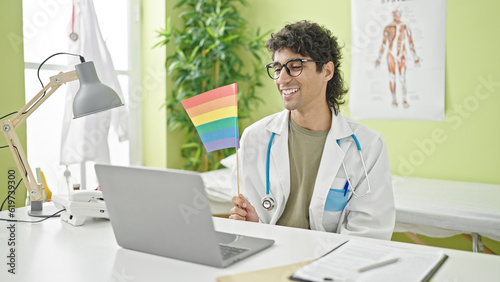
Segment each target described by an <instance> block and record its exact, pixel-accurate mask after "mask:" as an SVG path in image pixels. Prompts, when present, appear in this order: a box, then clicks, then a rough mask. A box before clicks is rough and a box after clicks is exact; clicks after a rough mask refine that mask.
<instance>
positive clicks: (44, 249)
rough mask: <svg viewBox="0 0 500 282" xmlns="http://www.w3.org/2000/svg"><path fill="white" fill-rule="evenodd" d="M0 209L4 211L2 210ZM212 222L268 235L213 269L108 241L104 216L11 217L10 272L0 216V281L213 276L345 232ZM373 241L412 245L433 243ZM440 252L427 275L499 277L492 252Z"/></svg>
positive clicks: (310, 251)
mask: <svg viewBox="0 0 500 282" xmlns="http://www.w3.org/2000/svg"><path fill="white" fill-rule="evenodd" d="M25 214H26V210H25V208H22V209H17V211H16V216H18V217H26V216H25ZM0 216H2V217H5V212H2V213H0ZM214 223H215V227H216V229H217V230H220V231H225V232H234V233H240V234H246V235H251V236H258V237H264V238H270V239H274V240H275V241H276V243H275V244H274V245H273V246H272V247H271V248H269V249H267V250H264V251H263V252H261V253H258V254H256V255H254V256H253V257H250V258H247V259H245V260H243V261H240V262H238V263H236V264H234V265H232V266H230V267H228V268H226V269H219V268H214V267H208V266H203V265H198V264H193V263H188V262H183V261H177V260H173V259H169V258H164V257H159V256H154V255H149V254H144V253H140V252H135V251H130V250H126V249H122V248H120V247H119V246H118V245H117V244H116V241H115V238H114V234H113V230H112V228H111V224H110V222H109V221H108V220H104V219H93V220H92V219H91V220H87V221H86V222H85V224H84V225H83V226H80V227H74V226H71V225H69V224H67V223H65V222H62V221H61V220H60V219H57V218H53V219H49V220H46V221H44V222H42V223H37V224H29V223H16V235H15V238H16V243H17V254H16V271H17V274H16V275H11V274H9V273H7V267H8V266H7V265H6V263H5V262H6V256H7V254H8V250H7V241H6V240H7V238H8V236H10V235H9V234H10V233H9V231H8V230H7V228H6V226H7V225H8V224H9V223H7V222H5V221H0V254H1V258H0V262H1V263H0V281H215V279H216V277H219V276H224V275H229V274H236V273H242V272H247V271H252V270H259V269H265V268H269V267H276V266H281V265H287V264H291V263H296V262H301V261H304V260H309V259H312V258H317V257H318V256H321V255H322V254H324V253H325V252H327V251H328V250H330V249H332V248H333V247H334V246H336V245H337V244H340V243H341V242H344V241H345V240H347V239H349V237H347V236H342V235H338V234H331V233H325V232H317V231H309V230H302V229H295V228H288V227H281V226H272V225H266V224H258V223H249V222H240V221H233V220H229V219H221V218H214ZM366 240H372V239H366ZM376 241H378V240H376ZM378 242H385V243H386V244H389V245H396V246H401V247H405V248H412V249H424V248H433V247H427V246H421V245H415V244H405V243H399V242H389V241H378ZM166 243H167V242H166ZM434 249H436V248H434ZM445 253H446V254H448V255H449V259H448V260H447V262H446V263H445V264H444V265H443V266H442V268H441V269H440V270H439V272H438V273H437V274H436V275H435V276H434V279H433V281H443V282H444V281H460V282H461V281H498V278H499V277H500V268H499V266H500V256H494V255H488V254H481V253H472V252H464V251H457V250H451V249H445Z"/></svg>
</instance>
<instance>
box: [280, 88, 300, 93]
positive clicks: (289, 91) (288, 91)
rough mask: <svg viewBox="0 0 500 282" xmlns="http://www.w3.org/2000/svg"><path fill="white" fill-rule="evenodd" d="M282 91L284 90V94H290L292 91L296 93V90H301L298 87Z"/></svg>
mask: <svg viewBox="0 0 500 282" xmlns="http://www.w3.org/2000/svg"><path fill="white" fill-rule="evenodd" d="M281 91H282V92H283V94H285V95H290V94H292V93H295V92H297V91H299V89H298V88H296V89H286V90H281Z"/></svg>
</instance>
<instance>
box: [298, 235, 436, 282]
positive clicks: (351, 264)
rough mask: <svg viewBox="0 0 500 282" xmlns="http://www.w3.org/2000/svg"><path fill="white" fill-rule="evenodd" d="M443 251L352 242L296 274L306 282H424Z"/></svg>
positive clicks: (360, 241)
mask: <svg viewBox="0 0 500 282" xmlns="http://www.w3.org/2000/svg"><path fill="white" fill-rule="evenodd" d="M444 256H445V255H444V254H443V252H442V251H422V250H409V249H404V248H400V247H393V246H385V245H382V244H378V243H373V242H367V241H362V240H355V239H354V240H349V241H348V242H346V243H345V244H343V245H342V246H340V247H338V248H337V249H335V250H333V251H332V252H330V253H329V254H327V255H325V256H323V257H321V258H319V259H318V260H316V261H314V262H312V263H310V264H308V265H306V266H304V267H302V268H300V269H299V270H297V271H296V272H295V273H294V275H293V276H292V278H294V279H301V280H305V281H321V282H322V281H328V279H331V280H333V281H384V282H386V281H422V280H424V278H426V276H427V275H428V274H429V273H430V272H431V271H432V270H433V269H434V267H436V265H438V264H439V262H440V261H441V260H442V259H443V257H444ZM392 258H400V260H399V261H398V262H396V263H393V264H389V265H385V266H382V267H379V268H375V269H372V270H368V271H366V272H358V271H357V270H358V269H360V268H362V267H365V266H367V265H372V264H374V263H377V262H381V261H385V260H388V259H392Z"/></svg>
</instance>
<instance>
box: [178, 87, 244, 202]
mask: <svg viewBox="0 0 500 282" xmlns="http://www.w3.org/2000/svg"><path fill="white" fill-rule="evenodd" d="M182 106H183V107H184V109H186V112H187V113H188V115H189V117H190V118H191V121H192V122H193V124H194V126H195V127H196V131H198V134H199V135H200V138H201V141H202V142H203V145H204V146H205V149H206V150H207V152H212V151H215V150H220V149H225V148H236V149H238V148H239V147H240V134H239V131H238V85H237V84H236V83H233V84H230V85H227V86H223V87H219V88H216V89H214V90H211V91H208V92H205V93H202V94H199V95H196V96H194V97H192V98H189V99H186V100H184V101H182ZM238 162H239V161H238V150H236V167H237V168H236V178H237V181H236V182H237V183H238V195H239V194H240V173H239V172H240V169H239V165H238Z"/></svg>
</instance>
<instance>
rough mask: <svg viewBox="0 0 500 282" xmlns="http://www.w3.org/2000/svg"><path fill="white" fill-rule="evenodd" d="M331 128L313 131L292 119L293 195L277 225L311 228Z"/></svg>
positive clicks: (290, 152) (289, 153)
mask: <svg viewBox="0 0 500 282" xmlns="http://www.w3.org/2000/svg"><path fill="white" fill-rule="evenodd" d="M327 135H328V130H325V131H310V130H307V129H305V128H302V127H300V126H299V125H298V124H296V123H295V121H293V119H292V116H291V115H290V117H289V122H288V155H289V158H290V196H289V197H288V201H287V202H286V206H285V210H284V211H283V214H282V215H281V217H280V218H279V220H278V221H277V222H276V224H277V225H284V226H290V227H298V228H305V229H309V204H310V203H311V198H312V194H313V190H314V183H315V182H316V175H317V174H318V168H319V164H320V161H321V155H322V154H323V148H324V146H325V141H326V136H327Z"/></svg>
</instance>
